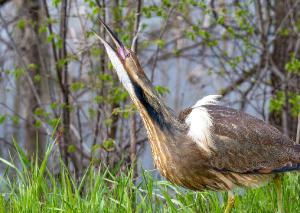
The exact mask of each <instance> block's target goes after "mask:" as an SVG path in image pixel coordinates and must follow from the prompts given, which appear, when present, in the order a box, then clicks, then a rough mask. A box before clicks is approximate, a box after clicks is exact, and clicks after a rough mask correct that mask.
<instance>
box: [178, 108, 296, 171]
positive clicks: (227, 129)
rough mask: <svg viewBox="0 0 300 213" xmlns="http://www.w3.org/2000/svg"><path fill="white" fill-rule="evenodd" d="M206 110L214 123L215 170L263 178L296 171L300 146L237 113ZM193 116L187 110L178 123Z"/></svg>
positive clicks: (265, 125)
mask: <svg viewBox="0 0 300 213" xmlns="http://www.w3.org/2000/svg"><path fill="white" fill-rule="evenodd" d="M203 107H205V108H206V109H207V111H208V113H209V115H210V116H211V118H212V121H213V128H212V131H213V134H212V135H213V148H212V153H213V154H212V156H211V159H210V163H211V166H212V167H214V168H216V169H217V170H220V171H231V172H236V173H262V174H265V173H272V172H273V171H281V170H280V169H281V168H284V169H283V170H282V171H288V170H289V168H290V169H291V170H292V169H293V168H294V169H297V164H298V163H299V162H300V149H299V146H298V145H295V144H294V143H293V141H291V140H290V139H289V138H288V137H286V136H285V135H283V134H282V133H281V132H280V131H279V130H277V129H276V128H275V127H273V126H271V125H269V124H267V123H265V122H264V121H262V120H260V119H257V118H255V117H253V116H251V115H248V114H246V113H244V112H241V111H237V110H235V109H231V108H227V107H223V106H218V105H206V106H203ZM190 112H191V108H188V109H186V110H184V111H183V112H181V114H180V115H179V119H180V120H181V121H184V119H185V118H186V117H187V115H188V114H189V113H190ZM199 131H201V130H199ZM295 164H296V165H295ZM289 165H290V167H289Z"/></svg>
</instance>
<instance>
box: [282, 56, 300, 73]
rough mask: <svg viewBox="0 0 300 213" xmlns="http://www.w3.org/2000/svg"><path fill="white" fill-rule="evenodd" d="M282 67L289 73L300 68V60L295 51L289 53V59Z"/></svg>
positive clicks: (296, 71)
mask: <svg viewBox="0 0 300 213" xmlns="http://www.w3.org/2000/svg"><path fill="white" fill-rule="evenodd" d="M284 68H285V69H286V70H287V71H288V72H290V73H294V74H296V73H298V72H299V70H300V61H299V60H298V59H297V58H296V56H295V53H292V54H291V59H290V61H289V62H287V63H286V64H285V66H284Z"/></svg>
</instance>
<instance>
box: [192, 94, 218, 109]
mask: <svg viewBox="0 0 300 213" xmlns="http://www.w3.org/2000/svg"><path fill="white" fill-rule="evenodd" d="M221 97H222V95H208V96H205V97H203V98H201V99H200V100H199V101H197V103H196V104H195V105H194V106H193V108H194V107H198V106H203V105H217V104H218V103H219V100H218V99H220V98H221Z"/></svg>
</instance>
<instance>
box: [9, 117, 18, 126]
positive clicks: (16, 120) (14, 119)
mask: <svg viewBox="0 0 300 213" xmlns="http://www.w3.org/2000/svg"><path fill="white" fill-rule="evenodd" d="M10 119H11V121H12V122H13V124H14V125H15V126H19V124H20V118H19V117H18V116H16V115H11V116H10Z"/></svg>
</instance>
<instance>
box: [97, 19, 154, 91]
mask: <svg viewBox="0 0 300 213" xmlns="http://www.w3.org/2000/svg"><path fill="white" fill-rule="evenodd" d="M100 22H101V23H102V25H103V26H104V28H105V29H106V31H107V32H108V35H109V37H110V38H111V39H112V42H113V44H114V46H115V48H113V47H112V46H111V45H110V44H109V43H108V42H107V41H105V40H104V39H103V38H101V37H99V36H97V37H98V38H99V39H100V41H101V42H102V43H103V45H104V47H105V49H106V52H107V55H108V57H109V59H110V61H111V63H112V65H113V67H114V70H115V71H116V73H117V75H118V77H119V79H120V81H121V82H122V84H123V85H124V87H125V89H126V90H127V91H128V92H129V94H130V95H131V96H132V95H133V94H134V93H135V85H139V86H140V87H141V88H142V89H143V90H144V91H146V92H147V90H149V87H147V86H145V85H148V84H149V83H150V82H149V80H148V78H147V77H146V75H145V73H144V71H143V69H142V68H141V65H140V63H139V61H138V58H137V57H136V55H135V53H134V52H133V51H132V50H130V49H129V48H127V47H126V46H125V45H124V44H123V43H122V42H121V41H120V40H119V39H118V37H117V36H116V35H115V33H113V31H112V30H111V29H110V28H109V27H108V26H107V25H106V24H105V23H104V22H103V21H101V20H100ZM150 90H151V88H150Z"/></svg>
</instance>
